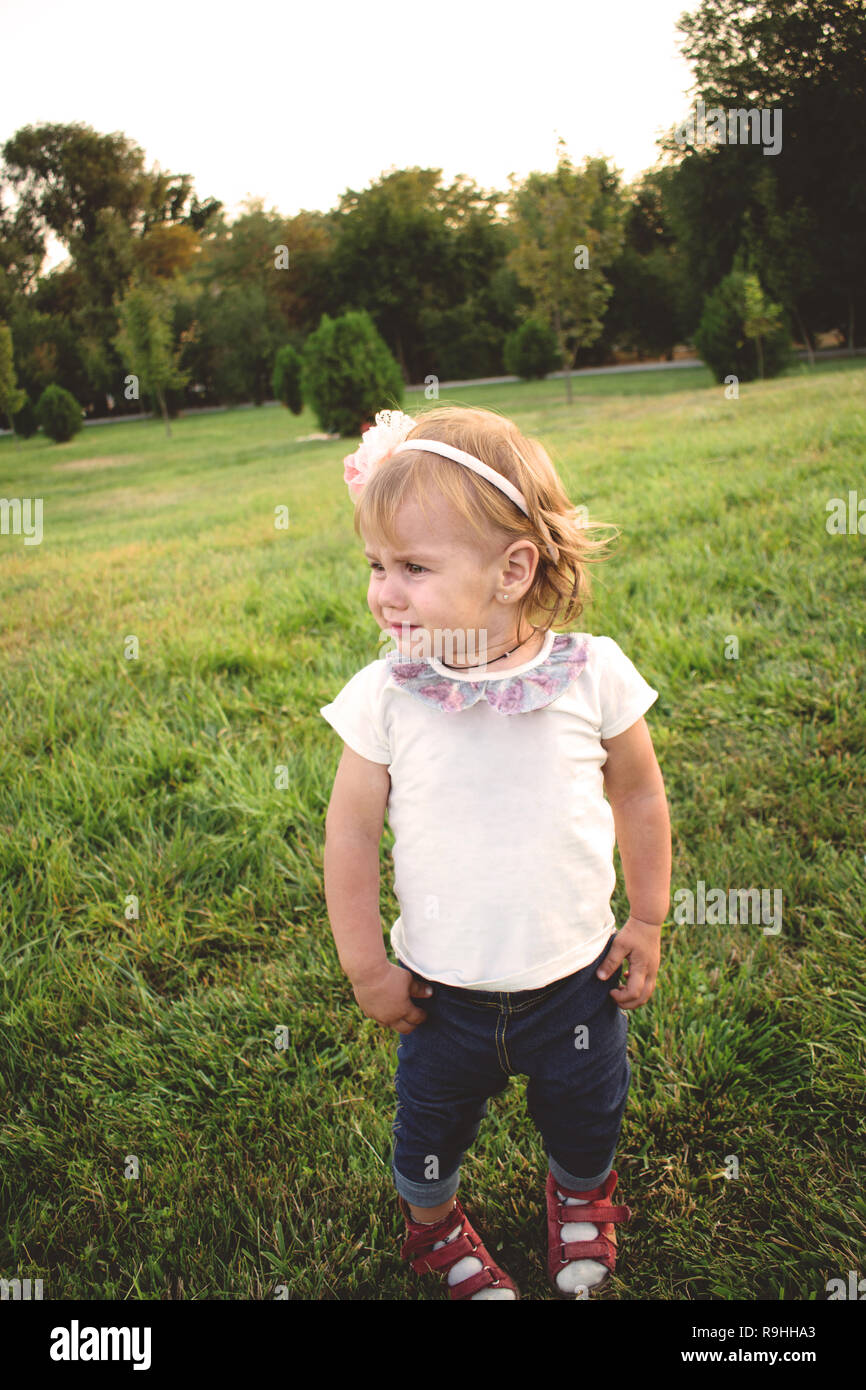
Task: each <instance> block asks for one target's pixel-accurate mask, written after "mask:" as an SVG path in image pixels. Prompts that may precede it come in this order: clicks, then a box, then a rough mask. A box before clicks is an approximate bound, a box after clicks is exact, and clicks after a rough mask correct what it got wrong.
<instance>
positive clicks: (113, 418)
mask: <svg viewBox="0 0 866 1390" xmlns="http://www.w3.org/2000/svg"><path fill="white" fill-rule="evenodd" d="M864 353H866V348H855V349H854V351H853V352H851V351H850V350H849V349H848V348H822V349H821V350H820V351H819V352H816V353H815V356H816V358H820V359H821V360H822V361H823V360H824V358H826V357H859V356H861V355H862V354H864ZM794 356H795V357H801V358H803V359H804V360H805V359H808V356H809V354H808V352H805V351H803V352H795V353H794ZM703 365H704V363H703V362H702V361H701V359H700V358H699V357H683V358H680V359H679V361H675V362H628V363H626V364H625V365H624V366H619V367H578V368H576V370H575V371H573V372H548V373H547V376H546V377H545V378H544V380H546V381H552V380H555V379H556V378H557V377H566V376H570V377H571V378H572V380H574V381H577V380H578V379H579V378H581V377H585V376H615V375H616V374H617V373H623V372H665V371H671V370H678V369H679V368H680V367H703ZM522 380H523V378H522V377H519V376H481V377H475V378H473V380H471V381H440V382H439V390H440V391H445V390H448V391H451V390H453V389H454V387H456V386H510V385H513V384H514V383H516V382H520V381H522ZM406 390H407V391H423V390H424V384H423V382H419V383H418V384H417V385H409V386H407V387H406ZM279 404H280V402H279V401H264V402H263V405H261V406H255V405H252V404H250V403H245V404H244V405H193V406H188V407H184V409H183V410H182V411H181V412H180V418H184V417H185V416H187V415H216V414H217V413H218V412H220V411H223V410H262V409H264V407H265V406H273V405H279ZM156 418H160V419H161V418H162V417H161V416H159V417H157V416H156V413H155V412H154V411H148V412H147V414H141V415H106V416H103V417H101V418H100V419H97V420H83V421H82V424H84V425H126V424H129V422H130V421H131V420H153V419H156ZM11 433H12V431H11V430H0V435H3V434H11Z"/></svg>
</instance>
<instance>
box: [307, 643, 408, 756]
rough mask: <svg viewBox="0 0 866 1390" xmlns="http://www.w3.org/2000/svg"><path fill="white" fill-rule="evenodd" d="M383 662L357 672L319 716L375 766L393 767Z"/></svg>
mask: <svg viewBox="0 0 866 1390" xmlns="http://www.w3.org/2000/svg"><path fill="white" fill-rule="evenodd" d="M384 665H385V663H384V662H382V661H374V662H371V663H370V665H369V666H365V667H364V669H363V670H361V671H357V672H356V673H355V675H354V676H353V677H352V679H351V680H350V681H349V682H348V684H347V685H344V686H343V689H342V690H341V691H340V693H339V695H337V696H336V697H335V698H334V699H333V700H332V701H331V703H330V704H328V705H322V707H321V709H320V710H319V713H320V714H321V715H322V717H323V718H324V719H327V721H328V723H329V724H330V725H331V728H333V729H336V731H337V733H338V734H339V735H340V738H341V739H342V740H343V742H344V743H348V745H349V747H350V748H352V749H354V751H355V752H356V753H360V755H361V757H362V758H367V759H368V761H369V762H371V763H390V762H391V761H392V759H391V748H390V744H389V741H388V733H387V730H386V728H385V726H384V722H383V719H382V703H381V692H382V678H383V674H384Z"/></svg>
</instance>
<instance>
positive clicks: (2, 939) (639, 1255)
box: [0, 362, 866, 1301]
mask: <svg viewBox="0 0 866 1390" xmlns="http://www.w3.org/2000/svg"><path fill="white" fill-rule="evenodd" d="M864 388H866V366H864V365H863V364H862V363H856V362H855V363H849V362H834V363H830V364H822V365H820V366H819V367H817V368H815V369H812V370H809V369H808V368H806V367H805V366H804V367H797V368H795V369H792V371H790V372H789V373H788V374H787V375H786V376H785V377H783V378H780V379H777V380H773V381H769V382H765V383H752V384H749V385H745V386H742V387H741V388H740V399H739V400H737V401H729V400H726V399H725V397H724V393H723V389H722V388H721V387H718V386H716V385H715V384H714V383H713V382H712V381H711V378H710V376H709V373H707V372H704V371H702V370H682V371H672V372H661V373H659V372H656V373H653V372H650V373H647V374H646V376H643V375H640V376H638V375H626V376H614V377H607V378H604V377H602V378H599V377H592V378H586V379H584V380H583V381H576V382H575V388H574V389H575V395H574V401H573V403H572V404H571V405H570V406H569V405H567V404H566V399H565V386H564V383H562V382H561V381H548V382H539V383H533V384H531V385H522V386H513V385H509V386H496V387H475V388H462V389H461V391H460V392H459V395H458V396H455V397H449V396H448V395H447V394H444V393H443V400H446V399H453V400H456V401H457V403H460V404H464V403H465V404H479V405H483V406H490V407H493V408H495V409H497V410H500V411H503V412H504V413H506V414H508V415H510V416H513V418H514V419H515V420H516V421H517V422H518V423H519V425H520V427H521V428H522V429H523V430H524V432H526V433H529V434H534V435H537V436H538V437H540V438H541V439H542V441H543V442H544V443H545V445H546V446H547V447H548V449H549V450H550V451H551V453H552V456H553V458H554V461H555V462H556V463H557V466H558V467H559V468H560V471H561V473H562V476H563V478H564V481H565V483H566V486H567V489H568V491H569V494H570V496H571V497H572V499H573V501H574V502H575V503H585V504H586V505H587V506H588V508H589V512H590V516H591V517H593V518H595V519H599V520H604V521H615V522H616V523H617V524H619V525H620V526H621V527H622V528H623V534H622V537H621V540H620V541H619V543H618V545H617V546H616V549H615V551H614V553H613V555H612V557H611V558H610V559H609V560H608V561H607V562H606V563H605V564H604V565H603V566H600V567H596V568H595V569H594V571H593V573H594V576H595V579H594V584H595V589H594V602H593V604H592V605H591V607H590V608H588V609H587V610H586V612H585V613H584V614H583V615H582V617H581V619H580V621H579V622H578V623H577V624H574V625H573V626H574V627H575V628H585V629H586V630H588V631H592V632H595V633H607V634H609V635H610V636H612V637H613V638H615V640H616V641H617V642H619V644H620V645H621V646H622V647H623V649H624V650H625V651H626V653H627V654H628V655H629V656H630V657H631V658H632V660H633V661H634V662H635V664H636V665H637V667H638V669H639V670H640V671H641V672H642V673H643V674H644V676H645V677H646V678H647V680H649V681H650V683H651V684H652V685H654V686H655V688H656V689H657V690H659V691H660V698H659V700H658V701H657V702H656V704H655V705H654V706H653V708H652V709H651V710H650V712H649V714H648V716H647V717H648V722H649V725H650V728H651V731H652V735H653V739H654V743H655V747H656V752H657V756H658V758H659V762H660V764H661V767H662V771H663V774H664V777H665V782H666V786H667V792H668V798H669V802H670V806H671V815H672V823H673V841H674V845H673V848H674V861H673V881H672V892H674V893H675V892H676V891H677V890H678V889H681V888H688V889H692V890H693V891H694V890H695V889H696V886H697V884H698V882H699V881H702V882H703V883H704V884H705V885H707V890H708V891H709V889H710V888H711V887H721V888H722V889H724V890H728V889H735V890H738V889H748V888H758V889H764V890H769V892H770V896H771V898H772V894H773V892H774V891H780V892H781V893H782V895H783V903H784V910H783V925H782V929H781V931H780V932H779V933H778V934H768V933H766V932H764V931H763V929H762V926H761V925H760V924H759V923H755V924H751V923H747V924H737V925H712V926H711V925H694V926H691V925H687V924H685V923H683V924H676V923H673V921H672V924H671V925H670V927H668V928H666V930H665V933H664V937H663V957H662V969H661V973H660V975H659V979H658V983H657V986H656V990H655V993H654V995H653V997H652V998H651V1000H650V1001H649V1003H648V1004H647V1005H645V1006H644V1007H643V1008H641V1009H638V1010H636V1011H632V1012H631V1013H630V1015H629V1017H630V1025H629V1026H630V1057H631V1062H632V1069H633V1081H632V1090H631V1096H630V1101H629V1106H628V1110H627V1112H626V1119H625V1123H624V1127H623V1133H622V1138H621V1143H620V1148H619V1150H618V1154H617V1159H616V1163H615V1166H616V1168H617V1171H618V1172H619V1174H620V1185H619V1188H618V1190H617V1199H618V1200H620V1201H624V1202H627V1203H628V1204H629V1205H630V1206H631V1208H632V1210H633V1212H634V1217H633V1219H632V1222H631V1223H630V1225H629V1226H628V1227H626V1228H620V1229H621V1234H620V1251H621V1254H620V1258H619V1262H618V1267H617V1274H616V1276H615V1277H614V1278H613V1280H612V1281H611V1282H610V1284H609V1285H608V1288H607V1290H606V1292H605V1293H604V1294H602V1295H601V1297H602V1298H606V1299H625V1300H637V1299H659V1300H667V1299H677V1300H705V1299H748V1300H755V1299H768V1300H775V1299H786V1300H789V1299H790V1300H819V1301H820V1300H823V1299H824V1298H826V1292H825V1286H826V1283H827V1281H828V1280H829V1279H831V1278H840V1277H841V1278H842V1279H845V1280H847V1271H848V1270H852V1269H853V1270H856V1271H859V1273H860V1275H862V1273H863V1269H864V1252H863V1244H862V1237H863V1231H864V1224H866V1222H864V1218H866V1200H864V1197H863V1195H862V1184H861V1182H860V1181H858V1177H857V1172H856V1169H857V1157H858V1156H859V1157H860V1159H862V1152H863V1148H862V1145H863V1131H864V1119H863V1115H864V1112H863V1106H862V1077H863V1071H864V1041H863V994H862V978H861V976H862V971H861V968H860V967H861V964H862V956H863V935H864V933H863V926H864V911H863V902H864V891H866V872H864V870H866V858H864V856H866V842H864V837H863V806H864V794H866V752H864V748H866V701H864V684H866V683H864V674H863V673H864V660H863V653H864V614H866V602H864V594H866V583H864V580H866V564H864V556H866V535H858V534H850V535H849V534H846V535H831V534H829V533H828V531H827V529H826V525H825V522H826V518H827V503H828V501H829V500H830V499H831V498H833V497H842V498H846V499H847V496H848V493H849V491H851V490H857V491H858V494H859V496H860V497H861V498H864V497H866V472H864V467H863V459H864V454H866V390H864ZM383 404H385V403H383ZM403 404H404V408H405V409H406V410H407V411H409V412H410V413H411V412H412V411H420V410H423V409H424V408H425V405H426V404H427V403H426V402H425V401H424V399H423V395H422V394H421V393H418V392H407V395H406V398H405V400H404V403H403ZM318 429H319V426H318V424H317V422H316V421H315V419H314V417H313V416H312V414H310V413H309V412H305V414H304V415H303V416H302V417H300V418H295V417H292V416H290V415H288V414H287V412H285V411H284V410H282V409H281V408H278V407H271V408H262V409H260V410H236V411H231V412H227V413H224V414H214V415H202V416H197V417H189V418H184V419H182V420H178V421H175V422H173V425H172V430H173V437H172V438H171V439H170V440H169V439H167V438H166V436H165V432H164V429H163V427H162V425H161V423H160V422H156V421H155V422H137V423H130V424H124V425H116V426H110V427H108V426H106V427H100V428H92V429H87V430H84V431H82V433H81V434H80V435H79V436H78V437H77V438H76V439H75V440H73V441H71V442H70V443H68V444H65V445H52V444H50V443H48V442H47V441H44V440H42V439H41V437H40V438H36V439H33V440H30V441H27V442H26V443H25V444H24V445H23V447H22V448H21V449H20V450H19V449H17V448H16V446H15V444H14V442H13V441H12V440H11V439H10V438H8V437H7V438H3V439H2V440H0V495H2V496H4V497H7V498H10V497H25V496H32V497H36V496H39V497H42V498H43V506H44V514H43V515H44V519H43V526H44V537H43V540H42V543H41V544H40V545H38V546H25V545H24V544H23V540H22V538H21V537H20V536H13V535H2V536H0V598H2V604H0V695H2V707H0V715H2V718H0V925H2V936H0V973H2V1002H0V1069H2V1071H0V1076H2V1088H3V1094H2V1104H0V1202H2V1206H3V1208H4V1211H3V1220H2V1222H0V1275H2V1276H3V1277H6V1278H11V1277H14V1276H15V1275H16V1274H19V1275H20V1276H21V1277H26V1276H30V1277H33V1278H37V1277H41V1278H42V1279H43V1281H44V1286H45V1297H46V1298H51V1299H70V1298H84V1299H111V1298H128V1297H130V1298H157V1299H159V1298H183V1299H208V1298H210V1299H214V1298H216V1299H248V1298H271V1297H273V1296H274V1291H275V1289H276V1288H277V1287H278V1286H285V1288H286V1289H287V1291H288V1297H289V1298H291V1299H328V1300H381V1299H400V1300H408V1301H413V1300H416V1299H420V1298H422V1297H423V1298H428V1297H431V1296H432V1297H439V1298H442V1297H445V1294H444V1292H440V1290H439V1288H438V1284H437V1282H436V1281H435V1280H432V1281H430V1282H429V1283H428V1282H427V1281H426V1280H425V1281H424V1282H423V1283H421V1282H420V1281H416V1280H415V1276H412V1275H411V1274H410V1276H409V1281H408V1282H407V1278H406V1274H405V1272H404V1267H403V1265H402V1263H401V1260H400V1254H399V1246H400V1241H401V1239H402V1233H403V1228H402V1220H401V1218H400V1217H399V1213H398V1210H397V1206H396V1200H395V1197H394V1193H393V1188H392V1186H391V1182H390V1176H389V1159H390V1145H391V1120H392V1112H393V1072H394V1068H395V1065H396V1043H397V1035H396V1034H395V1033H391V1032H386V1031H385V1030H383V1029H382V1028H380V1027H379V1026H378V1025H377V1024H375V1023H373V1022H372V1021H370V1020H368V1019H366V1018H365V1017H364V1016H363V1015H362V1014H361V1013H360V1011H359V1009H358V1007H357V1005H356V1004H355V1001H354V998H353V996H352V992H351V988H350V986H349V984H348V982H347V980H346V979H345V977H344V976H343V975H342V973H341V971H340V968H339V964H338V961H337V956H336V951H335V948H334V944H333V940H332V937H331V934H330V929H329V926H328V920H327V913H326V909H325V901H324V893H323V882H322V852H323V840H324V816H325V811H326V808H327V804H328V799H329V796H330V791H331V785H332V781H333V776H334V772H335V770H336V766H337V762H338V759H339V753H340V747H341V745H340V744H339V740H338V739H337V736H336V735H335V734H334V732H333V731H332V730H331V729H330V728H329V727H328V725H327V724H326V723H325V721H324V720H323V719H322V718H321V717H320V715H319V714H318V709H319V707H320V706H321V705H323V704H325V703H326V702H327V701H328V700H330V699H331V698H333V696H334V695H335V694H336V692H337V691H338V690H339V689H340V688H341V687H342V685H344V684H345V682H346V680H348V678H349V676H350V675H351V674H353V672H355V671H356V670H358V669H359V668H360V667H361V666H363V665H365V664H366V663H367V662H368V661H371V660H373V659H374V658H375V656H376V654H377V651H378V644H377V640H376V639H377V636H378V629H377V627H376V625H375V623H374V621H373V619H372V617H371V615H370V613H369V611H368V609H367V606H366V599H365V594H366V573H367V572H366V562H365V561H364V559H363V555H362V553H361V552H362V547H361V545H360V543H359V542H358V541H357V539H356V537H355V535H354V532H353V529H352V507H351V504H350V502H349V499H348V493H347V490H346V487H345V485H344V483H343V481H342V458H343V455H344V454H346V453H348V452H351V451H352V449H354V447H355V445H356V441H352V440H346V441H340V442H328V441H314V442H306V443H303V442H298V441H299V440H301V439H302V437H303V436H305V435H308V434H310V433H312V432H314V431H317V430H318ZM280 507H287V508H288V516H289V524H288V527H287V528H286V529H279V528H277V527H275V524H274V518H275V514H276V509H278V508H280ZM864 524H866V523H864ZM730 637H736V638H737V639H738V643H739V656H738V657H737V659H733V660H731V659H727V658H726V644H727V645H728V646H729V644H728V642H727V639H729V638H730ZM136 642H137V655H133V656H132V657H131V659H130V657H129V655H127V654H128V653H130V652H132V653H134V652H135V650H136V648H135V643H136ZM281 769H282V771H280V770H281ZM391 843H392V840H391V837H390V833H386V836H385V838H384V839H383V843H382V869H383V873H382V915H383V921H384V923H385V925H386V927H387V926H390V924H391V922H392V921H393V920H394V919H395V917H396V916H397V912H398V907H397V904H396V901H395V899H394V897H393V894H392V892H391V885H390V880H389V878H388V869H389V867H390V858H389V855H388V849H389V848H390V845H391ZM613 907H614V911H615V913H616V916H617V921H618V923H622V922H623V921H624V920H625V916H626V915H627V904H626V899H625V895H624V892H623V885H622V876H621V873H620V881H619V886H618V889H617V895H616V897H615V898H614V902H613ZM280 1029H284V1030H285V1031H284V1032H283V1033H280V1031H279V1030H280ZM278 1044H280V1045H278ZM282 1044H284V1045H282ZM524 1084H525V1083H524V1081H523V1080H522V1079H521V1078H514V1079H513V1080H512V1083H511V1086H510V1087H509V1089H508V1091H507V1092H505V1093H504V1095H503V1096H502V1097H500V1098H499V1099H498V1100H494V1101H492V1102H491V1105H490V1114H489V1118H488V1119H487V1120H486V1121H485V1122H484V1124H483V1126H482V1129H481V1133H480V1135H479V1139H478V1143H477V1145H476V1148H475V1150H474V1152H473V1153H472V1154H471V1155H470V1156H468V1157H467V1160H466V1162H465V1164H464V1168H463V1179H462V1184H461V1192H460V1195H461V1197H462V1198H463V1199H464V1201H465V1202H466V1203H467V1205H468V1208H469V1211H470V1214H471V1215H472V1217H473V1219H474V1220H475V1221H476V1223H477V1224H478V1225H479V1226H480V1227H481V1229H482V1230H483V1231H484V1232H485V1233H487V1234H488V1235H489V1237H490V1243H491V1246H492V1247H493V1248H494V1249H496V1250H498V1253H499V1258H500V1261H501V1263H503V1264H504V1265H505V1266H506V1268H507V1269H508V1270H509V1271H510V1272H511V1273H512V1275H513V1276H514V1277H515V1279H516V1280H517V1282H518V1284H519V1285H520V1287H521V1290H522V1292H523V1296H524V1298H527V1299H547V1298H552V1293H551V1291H550V1290H549V1287H548V1285H547V1279H546V1272H545V1260H546V1249H545V1237H544V1196H543V1191H544V1178H545V1173H546V1165H545V1161H544V1154H543V1150H542V1146H541V1142H540V1139H539V1138H538V1136H537V1135H536V1133H535V1131H534V1129H533V1127H532V1125H531V1122H530V1121H529V1120H528V1118H527V1116H526V1114H525V1110H524V1105H523V1094H522V1093H523V1087H524ZM731 1155H733V1156H735V1157H736V1158H737V1161H738V1165H739V1175H738V1176H737V1177H736V1178H730V1179H729V1178H726V1177H725V1176H724V1174H725V1172H726V1170H728V1171H730V1170H731V1168H732V1167H733V1165H732V1164H731V1163H730V1162H729V1156H731ZM136 1162H137V1165H138V1176H137V1177H134V1176H126V1174H127V1173H133V1172H134V1171H135V1164H136Z"/></svg>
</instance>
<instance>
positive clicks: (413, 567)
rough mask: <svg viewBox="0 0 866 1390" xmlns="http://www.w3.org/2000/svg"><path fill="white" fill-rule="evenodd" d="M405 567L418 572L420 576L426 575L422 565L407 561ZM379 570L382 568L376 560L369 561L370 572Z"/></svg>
mask: <svg viewBox="0 0 866 1390" xmlns="http://www.w3.org/2000/svg"><path fill="white" fill-rule="evenodd" d="M406 566H407V568H408V569H410V570H418V571H420V573H421V574H426V570H425V569H424V566H423V565H416V564H415V562H414V561H413V560H407V562H406ZM381 568H382V566H381V565H380V564H379V561H378V560H371V561H370V569H371V570H380V569H381Z"/></svg>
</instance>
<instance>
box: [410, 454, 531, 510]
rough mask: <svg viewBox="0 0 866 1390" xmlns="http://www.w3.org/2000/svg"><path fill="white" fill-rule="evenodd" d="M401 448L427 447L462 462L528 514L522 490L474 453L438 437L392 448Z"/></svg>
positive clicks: (456, 461)
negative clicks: (457, 447) (441, 440)
mask: <svg viewBox="0 0 866 1390" xmlns="http://www.w3.org/2000/svg"><path fill="white" fill-rule="evenodd" d="M401 449H428V450H429V451H430V453H431V454H444V456H445V457H446V458H449V459H453V460H454V462H455V463H462V464H464V466H465V467H466V468H471V469H472V472H473V473H477V474H478V475H479V476H480V477H482V478H486V479H487V481H488V483H492V484H493V486H494V487H498V488H499V491H500V492H504V493H505V495H506V497H510V498H511V500H512V502H514V503H515V505H516V506H518V507H519V508H520V510H521V511H522V512H523V514H524V515H525V516H529V508H528V507H527V505H526V499H525V497H524V496H523V493H522V492H518V490H517V488H516V487H515V486H514V484H513V483H510V482H509V481H508V479H507V478H503V476H502V474H501V473H497V472H496V469H495V468H490V467H488V465H487V464H486V463H482V462H481V460H480V459H477V458H476V457H475V455H474V454H467V453H466V452H465V450H463V449H455V448H454V446H453V444H442V443H440V441H439V440H438V439H407V440H404V442H403V443H402V444H398V445H397V447H396V448H395V449H394V453H395V454H399V452H400V450H401Z"/></svg>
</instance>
